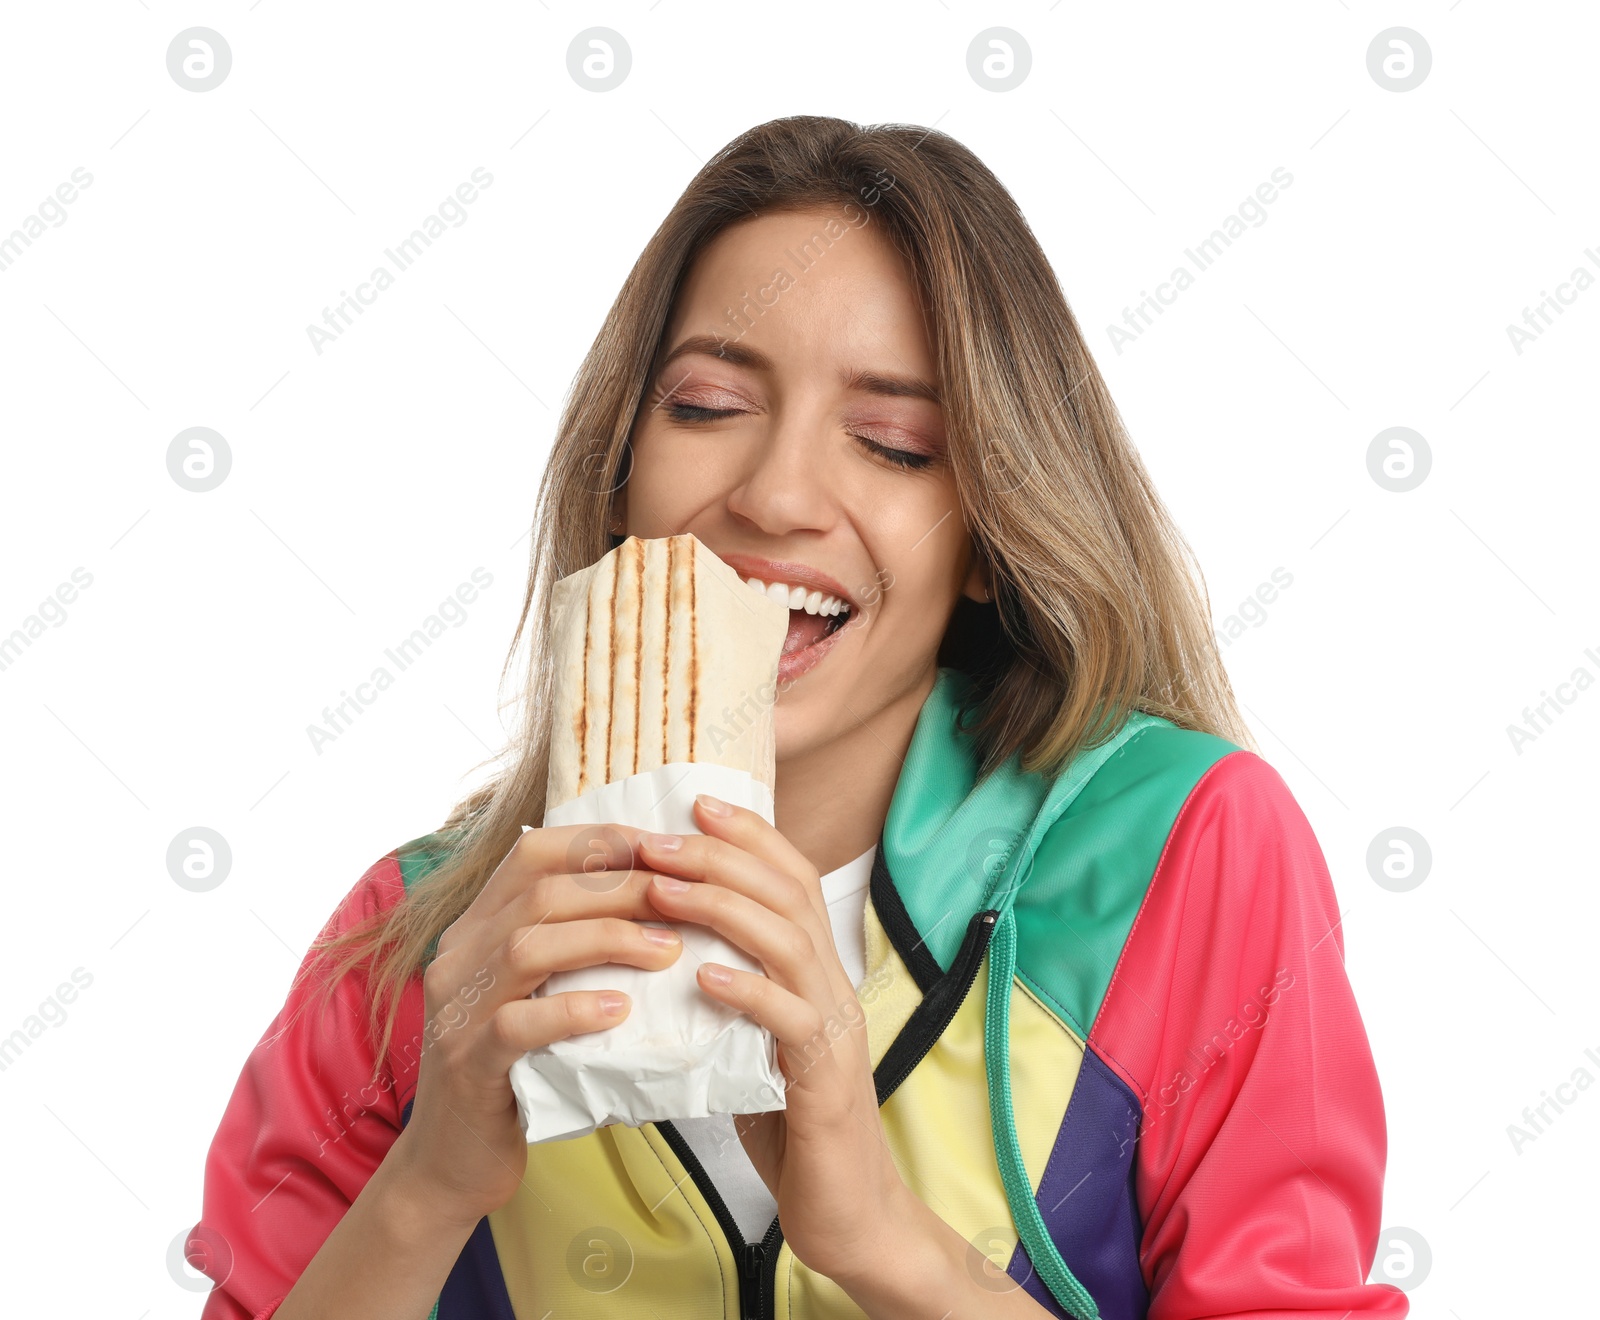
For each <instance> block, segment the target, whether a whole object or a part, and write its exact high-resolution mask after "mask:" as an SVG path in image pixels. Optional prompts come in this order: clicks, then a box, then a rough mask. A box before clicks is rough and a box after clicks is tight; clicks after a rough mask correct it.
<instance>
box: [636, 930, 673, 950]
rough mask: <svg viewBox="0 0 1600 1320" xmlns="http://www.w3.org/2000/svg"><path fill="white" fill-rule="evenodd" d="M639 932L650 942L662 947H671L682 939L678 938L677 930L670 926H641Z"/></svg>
mask: <svg viewBox="0 0 1600 1320" xmlns="http://www.w3.org/2000/svg"><path fill="white" fill-rule="evenodd" d="M639 929H640V932H641V933H642V934H643V935H644V937H645V939H647V940H649V941H650V943H652V944H659V945H661V946H662V947H663V948H671V947H672V946H673V945H675V944H679V943H681V942H682V941H680V940H679V939H678V932H677V931H675V930H673V929H672V927H671V926H641V927H640V928H639Z"/></svg>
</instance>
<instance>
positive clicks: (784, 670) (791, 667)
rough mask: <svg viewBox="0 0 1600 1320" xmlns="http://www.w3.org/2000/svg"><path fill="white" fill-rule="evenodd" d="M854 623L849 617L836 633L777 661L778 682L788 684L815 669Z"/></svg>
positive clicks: (791, 652)
mask: <svg viewBox="0 0 1600 1320" xmlns="http://www.w3.org/2000/svg"><path fill="white" fill-rule="evenodd" d="M854 622H855V616H854V615H851V617H850V619H849V620H847V621H846V623H845V625H844V626H843V627H842V628H840V629H839V630H838V631H836V632H831V633H829V634H828V635H827V636H826V637H823V638H820V639H819V640H817V641H815V642H812V643H811V645H810V646H803V647H801V648H800V649H799V650H798V651H790V652H789V654H788V655H786V656H784V657H783V658H782V659H780V660H779V661H778V682H779V683H784V684H787V683H790V682H793V681H794V680H795V679H797V678H799V677H800V675H802V674H804V673H806V672H807V671H808V670H811V669H813V668H815V667H816V666H817V665H818V664H820V663H821V662H822V657H823V656H825V655H827V654H828V652H829V651H831V650H832V649H833V644H834V643H835V642H837V641H838V640H839V639H840V638H841V637H843V636H844V635H845V634H846V633H847V632H849V631H850V625H851V624H852V623H854Z"/></svg>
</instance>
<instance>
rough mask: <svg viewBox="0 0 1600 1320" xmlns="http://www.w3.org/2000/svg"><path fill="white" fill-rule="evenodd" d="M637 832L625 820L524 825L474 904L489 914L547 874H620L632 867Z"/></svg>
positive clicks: (480, 913)
mask: <svg viewBox="0 0 1600 1320" xmlns="http://www.w3.org/2000/svg"><path fill="white" fill-rule="evenodd" d="M638 837H639V831H638V830H636V829H633V828H631V827H630V826H626V825H557V826H550V827H546V828H541V829H535V830H526V831H524V832H523V834H522V837H521V838H519V839H518V840H517V841H516V842H515V843H514V844H512V845H511V848H510V850H509V851H508V852H507V853H506V855H505V857H504V858H502V859H501V861H500V864H499V865H498V866H497V867H495V870H494V874H493V875H491V876H490V877H489V879H488V881H487V882H486V883H485V884H484V886H483V888H482V889H481V890H480V891H479V892H478V896H477V897H476V898H475V899H474V900H473V903H472V909H473V910H474V911H475V912H476V913H477V914H478V915H480V916H492V915H493V914H495V913H497V912H499V911H500V909H501V908H503V907H504V906H505V905H506V904H507V903H509V902H511V901H513V900H514V899H516V898H517V897H518V896H519V895H521V894H523V893H525V892H526V891H527V889H528V887H529V886H530V885H532V884H533V883H534V882H535V881H537V880H539V879H541V878H542V877H544V876H548V875H593V874H595V873H598V872H617V871H620V872H622V873H623V874H626V873H628V872H629V871H631V870H632V869H634V866H635V862H636V860H637V842H638Z"/></svg>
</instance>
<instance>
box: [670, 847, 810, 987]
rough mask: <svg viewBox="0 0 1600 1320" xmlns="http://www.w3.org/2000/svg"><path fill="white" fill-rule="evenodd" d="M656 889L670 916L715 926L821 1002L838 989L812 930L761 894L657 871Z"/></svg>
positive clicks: (780, 976)
mask: <svg viewBox="0 0 1600 1320" xmlns="http://www.w3.org/2000/svg"><path fill="white" fill-rule="evenodd" d="M651 894H652V897H651V902H652V904H653V905H654V906H655V908H656V910H657V911H659V912H660V913H661V915H662V916H664V917H666V918H667V919H668V920H669V921H692V922H694V923H695V924H696V925H700V926H709V927H710V928H711V929H712V930H714V931H716V932H717V934H719V935H721V936H722V937H723V938H724V939H726V940H728V941H729V942H730V943H732V944H735V945H737V946H738V947H739V948H741V949H743V950H744V951H745V952H746V953H748V954H749V955H750V956H751V957H752V958H754V959H755V960H756V961H757V962H759V963H760V964H761V965H762V966H763V967H764V968H766V971H767V975H768V976H770V977H775V978H776V979H777V980H778V981H780V982H782V983H783V984H784V985H785V986H787V987H788V988H790V989H791V990H794V991H795V992H796V993H797V994H800V995H803V996H805V997H806V998H808V999H816V1000H819V1001H821V1000H826V999H827V998H828V997H829V996H830V994H831V993H832V991H831V986H832V979H831V978H830V977H829V975H828V971H827V968H826V967H824V966H823V962H822V959H821V957H820V956H819V954H818V950H817V944H816V940H815V939H814V938H813V936H812V934H811V932H810V931H809V930H807V929H806V927H805V926H802V925H799V924H797V923H795V922H793V921H790V920H789V919H788V918H787V917H784V916H781V915H779V914H778V913H776V912H774V911H773V910H772V909H771V908H769V907H767V906H766V905H765V904H763V903H761V902H760V901H758V900H757V899H754V898H750V897H747V896H746V895H744V894H741V893H737V892H735V891H734V890H732V889H728V888H725V887H724V886H722V885H720V884H705V883H702V882H698V881H694V880H684V879H681V878H680V877H678V876H675V875H657V876H656V877H655V879H654V880H653V882H652V884H651ZM834 961H837V958H835V960H834Z"/></svg>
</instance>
